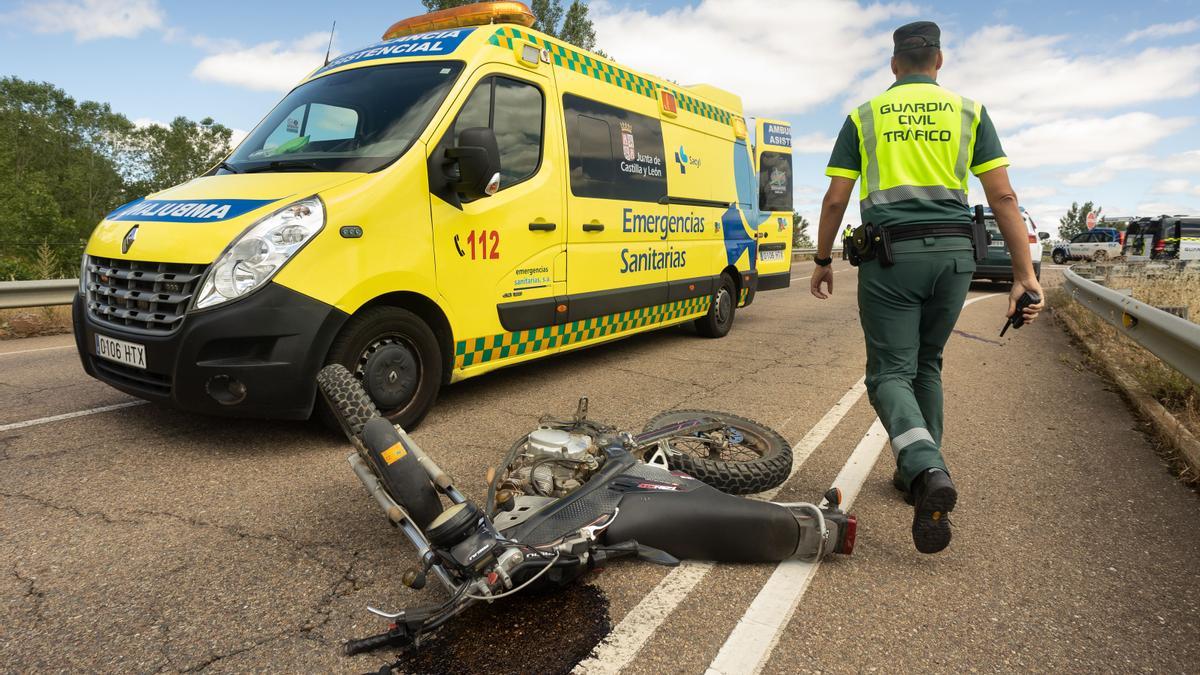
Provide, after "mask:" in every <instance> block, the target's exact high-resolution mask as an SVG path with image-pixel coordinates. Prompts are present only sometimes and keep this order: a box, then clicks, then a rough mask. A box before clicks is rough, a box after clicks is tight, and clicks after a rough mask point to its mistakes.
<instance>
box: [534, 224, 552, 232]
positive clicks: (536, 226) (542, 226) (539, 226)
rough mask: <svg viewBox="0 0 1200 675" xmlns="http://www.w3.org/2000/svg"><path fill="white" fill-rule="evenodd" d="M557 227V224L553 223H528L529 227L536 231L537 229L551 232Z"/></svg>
mask: <svg viewBox="0 0 1200 675" xmlns="http://www.w3.org/2000/svg"><path fill="white" fill-rule="evenodd" d="M557 227H558V225H555V224H554V223H530V224H529V229H530V230H531V231H534V232H537V231H541V232H553V231H554V229H555V228H557Z"/></svg>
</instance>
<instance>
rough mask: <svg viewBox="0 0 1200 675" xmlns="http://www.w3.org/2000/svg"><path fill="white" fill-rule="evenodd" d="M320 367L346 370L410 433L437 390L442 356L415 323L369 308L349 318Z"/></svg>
mask: <svg viewBox="0 0 1200 675" xmlns="http://www.w3.org/2000/svg"><path fill="white" fill-rule="evenodd" d="M325 362H326V363H338V364H341V365H343V366H345V367H346V369H347V370H349V371H350V372H351V374H353V376H354V378H355V379H356V380H358V381H359V382H360V383H362V388H363V389H364V390H365V392H366V394H367V395H368V396H369V397H370V398H371V401H372V403H374V404H375V407H376V408H378V409H379V413H380V415H382V416H383V417H386V418H387V419H388V421H389V422H391V423H392V424H399V425H400V426H401V427H403V428H404V429H406V430H408V429H414V428H416V426H417V425H418V424H419V423H420V422H421V420H422V419H423V418H424V417H425V414H426V413H428V412H429V409H430V408H431V407H433V402H434V401H435V400H437V394H438V389H440V388H441V386H442V369H443V361H442V350H441V347H440V346H439V345H438V340H437V336H436V335H434V334H433V330H432V329H431V328H430V327H429V325H428V324H426V323H425V321H424V320H422V319H421V317H419V316H417V315H416V314H413V313H412V312H410V311H408V310H406V309H401V308H399V307H371V308H369V309H366V310H363V311H362V312H360V313H359V314H357V315H355V316H354V317H352V318H351V319H350V320H349V321H348V322H346V326H345V327H344V328H342V332H341V333H339V334H338V336H337V338H335V339H334V341H333V345H332V346H331V347H330V348H329V355H328V357H327V358H326V360H325Z"/></svg>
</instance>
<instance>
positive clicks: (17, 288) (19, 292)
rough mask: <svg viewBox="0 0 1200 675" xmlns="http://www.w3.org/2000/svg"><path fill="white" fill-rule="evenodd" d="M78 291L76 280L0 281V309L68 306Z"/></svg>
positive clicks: (77, 281)
mask: <svg viewBox="0 0 1200 675" xmlns="http://www.w3.org/2000/svg"><path fill="white" fill-rule="evenodd" d="M78 290H79V280H78V279H48V280H42V281H0V309H17V308H20V307H48V306H53V305H69V304H71V301H72V300H73V299H74V298H75V292H76V291H78Z"/></svg>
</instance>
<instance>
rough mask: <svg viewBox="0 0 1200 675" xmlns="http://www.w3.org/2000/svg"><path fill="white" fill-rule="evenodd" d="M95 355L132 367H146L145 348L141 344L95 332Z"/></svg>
mask: <svg viewBox="0 0 1200 675" xmlns="http://www.w3.org/2000/svg"><path fill="white" fill-rule="evenodd" d="M96 356H99V357H100V358H102V359H108V360H109V361H116V362H117V363H123V364H125V365H127V366H133V367H134V368H142V369H145V368H146V348H145V347H144V346H143V345H139V344H134V343H132V342H126V341H124V340H118V339H116V338H110V337H108V336H107V335H100V334H99V333H97V334H96Z"/></svg>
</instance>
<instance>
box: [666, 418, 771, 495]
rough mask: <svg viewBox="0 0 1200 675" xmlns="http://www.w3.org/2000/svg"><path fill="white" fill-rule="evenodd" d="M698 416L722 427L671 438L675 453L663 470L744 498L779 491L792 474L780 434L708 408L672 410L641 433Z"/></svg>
mask: <svg viewBox="0 0 1200 675" xmlns="http://www.w3.org/2000/svg"><path fill="white" fill-rule="evenodd" d="M698 417H709V418H713V419H716V420H718V421H720V422H721V423H722V424H724V425H725V426H723V427H722V428H720V429H717V430H714V431H707V432H703V433H699V434H694V435H686V436H685V435H680V436H670V437H668V438H667V443H668V444H669V445H670V446H671V448H672V449H674V450H676V452H674V453H670V454H668V455H667V466H668V467H669V468H670V469H671V470H673V471H682V472H683V473H686V474H687V475H689V476H691V477H693V478H695V479H696V480H699V481H702V482H704V483H707V484H709V485H711V486H713V487H715V488H717V489H718V490H720V491H721V492H726V493H728V494H731V495H748V494H755V493H758V492H764V491H766V490H770V489H771V488H775V487H779V486H780V485H782V484H783V482H784V481H785V480H787V478H788V476H789V475H790V474H791V472H792V446H791V445H789V444H788V442H787V440H786V439H784V438H783V436H780V435H779V432H777V431H775V430H774V429H771V428H770V427H767V426H764V425H762V424H759V423H758V422H755V421H754V420H750V419H746V418H745V417H740V416H738V415H732V414H730V413H725V412H717V411H713V410H672V411H669V412H663V413H659V414H658V415H656V416H655V417H654V418H653V419H651V420H650V421H649V422H647V423H646V427H645V431H650V430H652V429H658V428H660V427H664V426H666V425H668V424H675V423H678V422H683V421H685V420H691V419H696V418H698Z"/></svg>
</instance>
